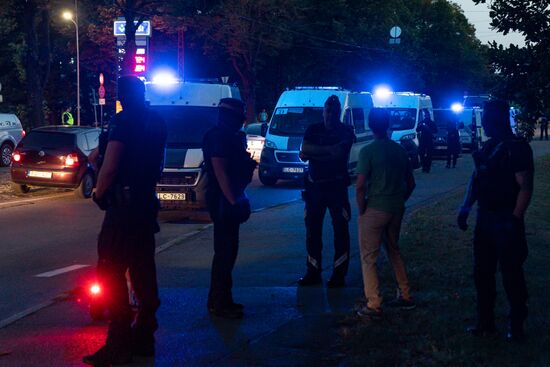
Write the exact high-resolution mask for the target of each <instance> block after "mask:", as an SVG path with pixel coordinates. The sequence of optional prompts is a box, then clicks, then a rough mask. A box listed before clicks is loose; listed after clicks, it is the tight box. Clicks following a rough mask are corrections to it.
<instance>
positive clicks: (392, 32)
mask: <svg viewBox="0 0 550 367" xmlns="http://www.w3.org/2000/svg"><path fill="white" fill-rule="evenodd" d="M390 36H392V38H399V36H401V28H399V27H398V26H395V27H392V29H390Z"/></svg>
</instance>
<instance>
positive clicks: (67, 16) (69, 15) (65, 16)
mask: <svg viewBox="0 0 550 367" xmlns="http://www.w3.org/2000/svg"><path fill="white" fill-rule="evenodd" d="M75 7H76V1H75ZM62 16H63V19H65V20H68V21H70V22H72V23H73V24H74V26H75V29H76V124H77V126H80V50H79V45H78V17H77V16H74V15H73V13H72V12H70V11H64V12H63V14H62Z"/></svg>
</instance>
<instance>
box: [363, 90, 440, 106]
mask: <svg viewBox="0 0 550 367" xmlns="http://www.w3.org/2000/svg"><path fill="white" fill-rule="evenodd" d="M372 101H373V103H374V107H386V108H388V107H402V108H431V107H432V100H431V98H430V96H428V95H425V94H418V93H413V92H394V93H391V94H389V95H384V96H380V95H376V94H373V95H372Z"/></svg>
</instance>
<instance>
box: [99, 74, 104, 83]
mask: <svg viewBox="0 0 550 367" xmlns="http://www.w3.org/2000/svg"><path fill="white" fill-rule="evenodd" d="M104 81H105V78H104V77H103V73H99V85H103V82H104Z"/></svg>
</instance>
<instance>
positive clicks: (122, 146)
mask: <svg viewBox="0 0 550 367" xmlns="http://www.w3.org/2000/svg"><path fill="white" fill-rule="evenodd" d="M118 96H119V99H120V102H121V104H122V107H123V111H122V112H121V113H119V114H117V115H116V116H115V117H114V120H113V121H112V123H111V124H110V131H109V137H108V143H107V146H106V151H105V154H104V159H103V163H102V166H101V168H100V171H99V177H98V180H97V187H96V191H95V193H94V201H95V202H96V203H97V204H98V206H99V207H100V208H101V209H102V210H105V219H104V220H103V225H102V227H101V232H100V234H99V240H98V255H99V262H98V267H97V272H98V277H99V279H100V280H101V282H102V284H103V285H104V287H105V288H106V290H105V295H106V297H108V298H107V307H108V311H109V315H110V318H111V322H110V324H109V331H108V335H107V341H106V343H105V346H103V347H102V348H101V349H99V350H98V351H97V352H96V353H94V354H92V355H89V356H86V357H84V362H85V363H88V364H92V365H94V366H107V365H110V364H124V363H129V362H131V360H132V355H140V356H152V355H154V352H155V339H154V332H155V330H156V329H157V326H158V325H157V320H156V317H155V312H156V310H157V308H158V307H159V305H160V301H159V297H158V287H157V278H156V267H155V233H156V232H158V231H159V226H158V224H157V220H156V219H157V213H158V209H159V203H158V200H157V198H156V194H155V186H156V183H157V182H158V180H159V179H160V176H161V173H162V168H163V159H164V148H165V142H166V125H165V123H164V121H163V120H162V119H161V118H160V117H159V116H158V115H157V114H155V113H154V112H152V111H150V110H149V109H148V108H147V107H146V105H145V87H144V85H143V82H142V81H141V80H139V79H138V78H136V77H133V76H125V77H121V78H120V79H119V81H118ZM145 143H146V146H147V149H144V146H145ZM94 155H95V156H96V155H97V153H95V154H94ZM127 271H128V272H129V275H130V280H131V282H132V286H133V290H134V292H135V295H136V298H137V300H138V303H139V305H138V312H137V316H136V318H135V320H133V314H132V310H131V309H130V305H129V297H128V286H127V281H126V272H127ZM133 321H135V322H134V323H133ZM132 323H133V325H132Z"/></svg>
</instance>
